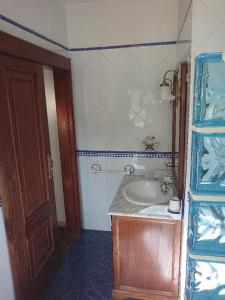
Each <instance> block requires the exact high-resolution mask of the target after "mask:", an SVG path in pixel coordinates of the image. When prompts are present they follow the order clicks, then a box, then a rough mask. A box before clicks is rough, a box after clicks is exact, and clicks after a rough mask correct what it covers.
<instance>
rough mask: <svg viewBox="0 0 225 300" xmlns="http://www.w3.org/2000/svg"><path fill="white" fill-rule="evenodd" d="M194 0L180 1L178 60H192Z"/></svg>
mask: <svg viewBox="0 0 225 300" xmlns="http://www.w3.org/2000/svg"><path fill="white" fill-rule="evenodd" d="M192 12H193V3H192V0H181V1H179V3H178V31H177V42H178V45H177V61H178V63H179V62H180V61H186V60H189V61H190V55H191V40H192Z"/></svg>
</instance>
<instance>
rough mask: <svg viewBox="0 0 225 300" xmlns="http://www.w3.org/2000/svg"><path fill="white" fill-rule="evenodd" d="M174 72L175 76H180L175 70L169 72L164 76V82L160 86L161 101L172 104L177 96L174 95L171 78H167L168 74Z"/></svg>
mask: <svg viewBox="0 0 225 300" xmlns="http://www.w3.org/2000/svg"><path fill="white" fill-rule="evenodd" d="M170 72H173V73H174V74H175V75H177V74H178V72H177V71H175V70H168V71H166V73H165V74H164V76H163V81H162V83H161V84H160V99H161V100H162V101H163V102H170V101H173V100H175V96H174V95H173V92H172V89H173V83H172V81H171V80H170V79H169V78H166V76H167V74H168V73H170Z"/></svg>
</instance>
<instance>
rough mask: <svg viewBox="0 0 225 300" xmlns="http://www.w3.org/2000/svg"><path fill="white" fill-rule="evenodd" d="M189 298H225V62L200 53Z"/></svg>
mask: <svg viewBox="0 0 225 300" xmlns="http://www.w3.org/2000/svg"><path fill="white" fill-rule="evenodd" d="M190 189H191V190H190V195H189V202H190V209H189V230H188V260H187V272H188V276H187V281H186V300H211V299H212V300H219V299H225V62H224V59H223V55H222V53H207V54H202V55H200V56H198V57H197V58H196V61H195V87H194V111H193V124H192V167H191V188H190Z"/></svg>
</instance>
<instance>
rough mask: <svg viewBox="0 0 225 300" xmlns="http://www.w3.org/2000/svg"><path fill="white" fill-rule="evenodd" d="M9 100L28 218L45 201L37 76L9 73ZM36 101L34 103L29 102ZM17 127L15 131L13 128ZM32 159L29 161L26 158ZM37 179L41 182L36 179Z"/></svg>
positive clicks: (25, 210) (24, 208)
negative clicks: (36, 92) (36, 86)
mask: <svg viewBox="0 0 225 300" xmlns="http://www.w3.org/2000/svg"><path fill="white" fill-rule="evenodd" d="M6 75H7V82H8V87H7V90H8V99H9V106H10V112H11V122H12V127H13V129H14V140H15V142H16V145H15V146H16V148H17V149H16V151H17V153H18V155H17V156H18V163H19V173H20V174H19V176H20V178H21V181H22V179H23V182H21V185H23V188H24V192H25V193H24V198H23V199H22V202H23V203H22V204H23V210H24V214H25V218H26V217H27V216H29V215H30V214H32V213H33V212H34V211H35V210H36V209H38V207H40V205H41V204H43V203H44V202H46V200H47V195H46V190H45V187H44V174H45V173H46V171H45V169H44V165H43V160H44V159H45V158H44V153H43V149H42V148H43V147H41V145H42V141H41V132H40V126H39V124H38V120H39V117H38V102H37V99H36V95H35V80H36V79H35V77H36V76H35V75H34V74H23V73H19V74H18V72H17V71H14V72H12V71H7V72H6ZM30 99H33V101H30ZM14 124H15V125H16V128H14ZM28 157H29V159H27V158H28ZM36 178H38V180H34V179H36Z"/></svg>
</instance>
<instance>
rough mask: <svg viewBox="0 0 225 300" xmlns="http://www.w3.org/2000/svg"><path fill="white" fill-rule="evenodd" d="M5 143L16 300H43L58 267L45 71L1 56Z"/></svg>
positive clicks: (0, 157)
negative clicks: (41, 294) (40, 296)
mask: <svg viewBox="0 0 225 300" xmlns="http://www.w3.org/2000/svg"><path fill="white" fill-rule="evenodd" d="M0 140H1V144H0V164H1V165H0V167H1V171H0V173H1V174H0V176H1V177H0V184H1V190H2V198H3V211H4V217H5V220H6V221H7V227H8V230H7V231H8V240H9V249H10V254H11V263H12V264H13V273H14V282H15V286H16V292H17V299H19V300H20V299H21V300H25V299H26V300H27V299H29V300H30V299H31V297H32V299H35V297H36V298H37V299H38V292H40V289H41V288H43V285H44V283H46V284H47V280H43V278H44V277H45V276H46V278H47V277H48V276H49V274H50V273H51V271H52V270H53V269H54V265H55V262H56V261H57V259H53V257H57V247H56V246H55V235H56V214H55V203H54V190H53V181H52V179H49V178H48V164H47V163H48V162H47V157H48V155H49V154H50V146H49V136H48V125H47V114H46V103H45V97H44V84H43V70H42V66H41V65H38V64H34V63H31V62H27V61H23V60H19V59H15V58H9V57H7V56H0ZM43 270H44V271H43ZM43 276H44V277H43Z"/></svg>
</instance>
